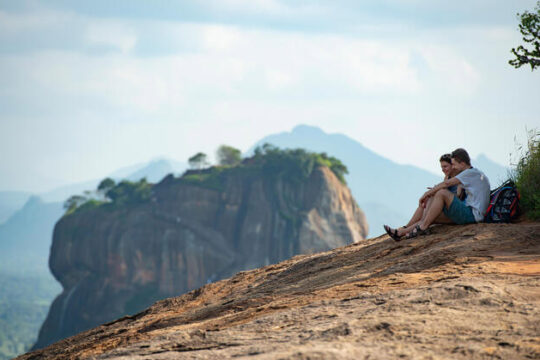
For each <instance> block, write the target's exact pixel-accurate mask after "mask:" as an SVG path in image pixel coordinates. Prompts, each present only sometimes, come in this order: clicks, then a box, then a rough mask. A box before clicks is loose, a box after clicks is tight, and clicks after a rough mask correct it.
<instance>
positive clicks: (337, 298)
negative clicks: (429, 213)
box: [21, 223, 540, 359]
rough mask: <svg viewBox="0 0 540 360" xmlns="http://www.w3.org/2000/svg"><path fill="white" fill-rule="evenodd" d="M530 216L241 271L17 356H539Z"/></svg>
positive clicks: (539, 263) (538, 247) (539, 281)
mask: <svg viewBox="0 0 540 360" xmlns="http://www.w3.org/2000/svg"><path fill="white" fill-rule="evenodd" d="M539 288H540V224H539V223H521V224H515V225H514V224H513V225H506V224H505V225H495V224H475V225H466V226H458V225H456V226H440V227H437V228H436V229H435V230H434V233H433V234H432V235H428V236H423V237H419V238H415V239H410V240H403V241H401V242H399V243H396V242H394V241H393V240H392V239H390V238H388V236H381V237H378V238H375V239H369V240H366V241H362V242H359V243H356V244H352V245H349V246H346V247H341V248H338V249H335V250H332V251H329V252H324V253H318V254H313V255H302V256H296V257H294V258H292V259H289V260H286V261H284V262H281V263H279V264H275V265H270V266H266V267H263V268H260V269H256V270H252V271H246V272H240V273H238V274H236V275H235V276H234V277H232V278H230V279H227V280H222V281H219V282H215V283H212V284H208V285H206V286H204V287H202V288H200V289H197V290H194V291H192V292H190V293H188V294H185V295H183V296H180V297H176V298H170V299H167V300H163V301H160V302H158V303H156V304H155V305H153V306H152V307H150V308H148V309H147V310H145V311H143V312H141V313H138V314H136V315H134V316H126V317H124V318H121V319H118V320H116V321H114V322H111V323H108V324H104V325H102V326H99V327H97V328H95V329H92V330H90V331H87V332H84V333H82V334H79V335H77V336H74V337H71V338H69V339H65V340H62V341H60V342H58V343H56V344H54V345H52V346H50V347H48V348H46V349H43V350H41V351H38V352H33V353H29V354H26V355H24V356H22V357H21V359H128V358H129V359H148V358H151V359H188V358H189V359H193V358H200V359H216V358H248V357H249V358H256V359H368V358H369V359H393V358H403V359H450V358H451V359H538V358H540V340H539V337H538V335H539V333H540V325H539V324H540V323H539V322H538V319H540V291H539Z"/></svg>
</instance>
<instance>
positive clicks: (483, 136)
mask: <svg viewBox="0 0 540 360" xmlns="http://www.w3.org/2000/svg"><path fill="white" fill-rule="evenodd" d="M535 4H536V1H535V0H513V1H507V0H469V1H467V2H465V1H459V2H458V1H453V2H449V1H446V0H445V1H442V0H425V1H420V0H399V1H398V0H367V1H361V2H360V1H353V0H343V1H336V0H324V1H323V0H319V1H317V0H315V1H280V0H207V1H165V0H154V1H142V0H115V1H104V0H94V1H70V0H49V1H26V0H18V1H12V0H10V1H5V0H0V190H24V191H32V192H41V191H46V190H50V189H52V188H54V187H57V186H60V185H64V184H69V183H75V182H80V181H85V180H89V179H96V178H103V177H104V176H106V175H107V174H109V173H111V172H113V171H115V170H117V169H118V168H121V167H125V166H128V165H131V164H135V163H142V162H146V161H149V160H151V159H156V158H161V157H165V158H170V159H175V160H180V161H187V158H188V157H190V156H191V155H193V154H195V153H196V152H199V151H203V152H206V153H207V154H209V155H210V156H212V155H213V154H214V152H215V150H216V148H217V147H218V146H219V145H220V144H228V145H232V146H234V147H237V148H239V149H241V150H242V151H246V150H247V149H248V148H249V147H251V145H253V144H254V143H255V142H256V141H258V140H259V139H261V138H262V137H264V136H267V135H270V134H273V133H277V132H283V131H290V130H292V128H294V127H295V126H296V125H299V124H308V125H314V126H318V127H320V128H321V129H323V130H324V131H326V132H328V133H342V134H345V135H347V136H349V137H351V138H353V139H355V140H357V141H359V142H360V143H362V144H363V145H364V146H366V147H368V148H369V149H371V150H373V151H375V152H377V153H378V154H380V155H382V156H385V157H387V158H389V159H391V160H393V161H395V162H398V163H402V164H412V165H416V166H419V167H421V168H424V169H427V170H430V171H433V172H435V173H437V174H438V173H439V169H438V161H437V159H438V157H439V156H440V154H442V153H446V152H450V151H452V150H453V149H455V148H457V147H464V148H466V149H467V150H468V151H469V153H470V154H471V156H472V157H476V156H477V155H478V154H480V153H484V154H486V155H487V156H488V157H489V158H491V159H492V160H494V161H496V162H498V163H500V164H502V165H509V164H510V162H511V161H512V159H513V158H515V154H516V146H517V145H516V143H517V144H519V143H523V142H524V139H525V137H526V135H525V134H526V129H534V128H540V71H539V70H536V71H535V72H531V70H530V68H526V67H522V68H520V69H514V68H513V67H511V66H510V65H508V60H510V59H511V58H512V55H511V53H510V49H511V48H513V47H517V46H518V45H520V44H521V43H522V40H521V35H520V34H519V31H518V18H517V15H516V14H517V13H518V12H523V11H524V10H533V8H534V6H535ZM511 154H513V155H511Z"/></svg>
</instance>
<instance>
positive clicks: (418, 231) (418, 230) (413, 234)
mask: <svg viewBox="0 0 540 360" xmlns="http://www.w3.org/2000/svg"><path fill="white" fill-rule="evenodd" d="M429 234H431V231H430V230H429V228H426V229H422V227H421V226H420V224H418V225H416V227H415V228H414V229H413V231H411V232H410V233H408V234H407V239H412V238H415V237H417V236H421V235H429Z"/></svg>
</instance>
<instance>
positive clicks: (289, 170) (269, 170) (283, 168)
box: [254, 143, 348, 184]
mask: <svg viewBox="0 0 540 360" xmlns="http://www.w3.org/2000/svg"><path fill="white" fill-rule="evenodd" d="M254 160H255V162H256V163H260V164H261V165H262V167H263V171H264V173H265V174H266V175H268V176H280V175H283V174H287V178H289V179H292V180H298V181H303V180H305V179H307V178H308V177H309V176H310V175H311V173H312V171H313V169H315V168H316V167H318V166H326V167H328V168H330V170H332V172H333V173H334V174H335V175H336V177H337V178H338V179H339V180H340V181H341V182H342V183H344V184H345V183H346V181H345V175H346V174H348V170H347V167H346V166H345V165H344V164H343V163H342V162H341V161H340V160H339V159H337V158H335V157H333V156H328V155H327V154H326V153H324V152H323V153H313V152H309V151H307V150H304V149H279V148H278V147H276V146H274V145H271V144H268V143H266V144H264V145H263V146H260V147H257V148H256V149H255V156H254Z"/></svg>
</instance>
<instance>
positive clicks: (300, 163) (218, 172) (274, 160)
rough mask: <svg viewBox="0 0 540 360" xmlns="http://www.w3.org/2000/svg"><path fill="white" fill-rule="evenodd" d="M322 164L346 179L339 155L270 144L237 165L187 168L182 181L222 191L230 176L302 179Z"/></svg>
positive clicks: (297, 181) (345, 169) (258, 149)
mask: <svg viewBox="0 0 540 360" xmlns="http://www.w3.org/2000/svg"><path fill="white" fill-rule="evenodd" d="M318 166H327V167H328V168H330V170H332V172H333V173H334V174H335V175H336V176H337V178H338V179H339V180H340V181H341V182H342V183H344V184H345V183H346V182H345V174H347V173H348V172H347V167H346V166H345V165H343V163H342V162H341V161H339V160H338V159H336V158H335V157H332V156H328V155H327V154H325V153H312V152H309V151H306V150H304V149H279V148H277V147H275V146H273V145H270V144H264V145H263V146H260V147H257V148H256V149H255V155H254V156H252V157H250V158H246V159H243V161H239V162H238V163H237V164H236V165H221V166H213V167H210V168H208V169H203V170H192V171H188V172H186V173H185V174H184V175H183V176H182V178H181V179H180V180H181V181H182V182H185V183H188V184H192V185H197V186H201V187H204V188H208V189H214V190H218V191H221V190H223V188H224V185H225V184H224V181H225V179H226V177H227V176H230V175H241V176H246V177H249V176H256V175H261V174H262V175H263V176H264V177H265V178H269V179H278V178H281V179H285V180H286V181H289V182H293V183H301V182H303V181H305V180H307V179H308V178H309V176H310V175H311V173H312V172H313V170H314V169H316V168H317V167H318Z"/></svg>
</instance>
